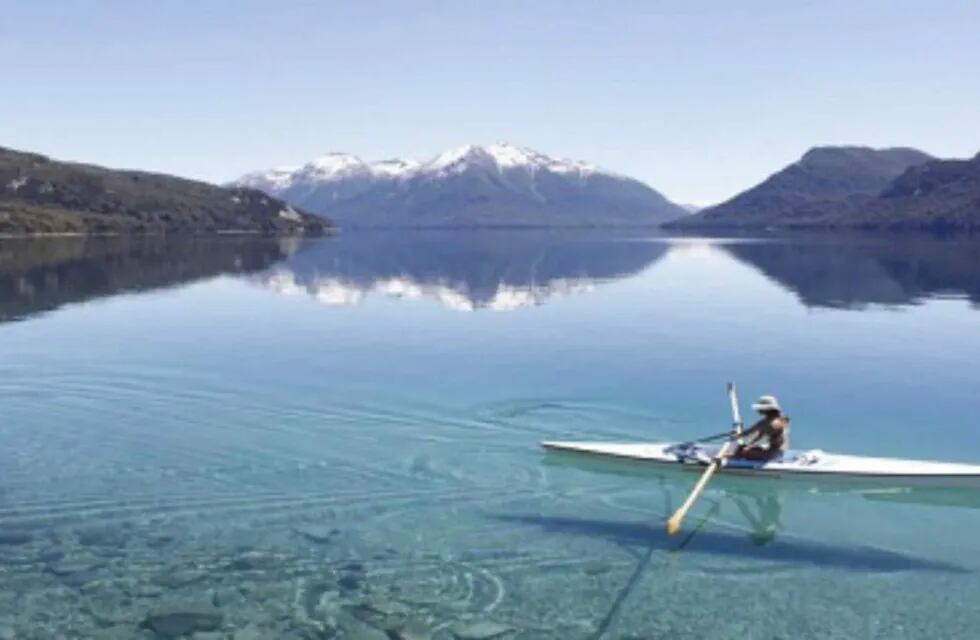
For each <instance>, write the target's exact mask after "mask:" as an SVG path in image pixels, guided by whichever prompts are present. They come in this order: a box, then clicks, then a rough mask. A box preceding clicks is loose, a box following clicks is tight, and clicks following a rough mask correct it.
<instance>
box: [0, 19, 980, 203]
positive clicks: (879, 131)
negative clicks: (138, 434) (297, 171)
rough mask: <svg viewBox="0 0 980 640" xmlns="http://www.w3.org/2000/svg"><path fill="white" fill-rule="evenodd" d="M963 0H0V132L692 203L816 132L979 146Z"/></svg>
mask: <svg viewBox="0 0 980 640" xmlns="http://www.w3.org/2000/svg"><path fill="white" fill-rule="evenodd" d="M978 34H980V3H978V2H974V1H972V0H971V1H957V0H945V1H943V2H935V3H930V2H922V1H921V0H919V1H914V2H910V1H906V0H863V1H854V0H851V1H848V2H839V1H837V0H824V1H821V2H804V1H802V0H797V1H793V2H787V1H785V0H779V1H772V2H770V1H761V0H743V1H740V2H730V1H727V0H726V1H718V2H698V1H689V2H655V1H652V0H647V1H645V2H627V1H619V2H615V1H608V2H579V1H575V0H563V1H552V0H535V1H533V2H527V1H522V2H512V1H510V0H495V1H493V2H483V1H479V0H461V1H457V2H449V1H446V2H431V1H428V0H413V1H404V2H381V1H373V0H358V1H356V2H354V1H351V2H327V1H321V2H312V1H311V2H300V1H295V0H280V1H277V2H272V1H269V2H251V1H248V0H237V1H231V0H228V1H224V0H168V1H166V2H132V1H131V0H100V1H99V2H88V1H81V0H79V1H67V0H61V1H59V0H48V1H46V2H36V0H29V1H26V0H5V1H4V3H3V7H2V13H0V146H5V147H11V148H15V149H22V150H29V151H37V152H40V153H44V154H47V155H51V156H53V157H56V158H60V159H66V160H78V161H86V162H93V163H97V164H104V165H107V166H112V167H119V168H140V169H147V170H153V171H163V172H167V173H173V174H177V175H181V176H187V177H193V178H200V179H204V180H209V181H214V182H223V181H226V180H231V179H233V178H236V177H238V176H239V175H241V174H243V173H245V172H248V171H253V170H256V169H263V168H267V167H272V166H281V165H293V164H301V163H303V162H304V161H306V160H309V159H311V158H313V157H316V156H319V155H322V154H324V153H327V152H331V151H345V152H350V153H355V154H357V155H359V156H361V157H362V158H364V159H365V160H369V161H370V160H380V159H385V158H390V157H404V158H414V159H426V158H428V157H431V156H434V155H436V154H438V153H440V152H442V151H444V150H446V149H449V148H452V147H456V146H460V145H463V144H469V143H473V144H491V143H493V142H496V141H507V142H511V143H514V144H519V145H523V146H528V147H531V148H533V149H536V150H539V151H542V152H544V153H547V154H549V155H553V156H558V157H567V158H574V159H580V160H586V161H588V162H592V163H595V164H598V165H599V166H601V167H604V168H607V169H610V170H613V171H616V172H618V173H622V174H626V175H629V176H632V177H635V178H639V179H641V180H643V181H645V182H647V183H648V184H650V185H651V186H653V187H654V188H656V189H658V190H659V191H661V192H663V193H664V194H665V195H667V196H668V197H669V198H671V199H673V200H675V201H677V202H681V203H694V204H702V205H703V204H710V203H713V202H718V201H721V200H724V199H726V198H728V197H730V196H732V195H734V194H735V193H737V192H738V191H741V190H743V189H745V188H747V187H749V186H751V185H752V184H754V183H756V182H758V181H760V180H761V179H763V178H765V177H766V176H767V175H769V174H771V173H773V172H775V171H776V170H778V169H779V168H780V167H782V166H784V165H786V164H788V163H790V162H793V161H794V160H795V159H797V158H798V157H799V156H800V155H802V153H803V152H804V151H805V150H806V149H808V148H809V147H812V146H815V145H824V144H863V145H870V146H898V145H901V146H913V147H917V148H920V149H922V150H924V151H927V152H929V153H932V154H934V155H937V156H942V157H966V156H972V155H974V154H976V153H977V152H978V151H980V72H978V69H980V35H978Z"/></svg>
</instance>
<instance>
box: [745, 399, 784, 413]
mask: <svg viewBox="0 0 980 640" xmlns="http://www.w3.org/2000/svg"><path fill="white" fill-rule="evenodd" d="M752 408H753V409H755V410H756V411H759V412H763V413H764V412H766V411H782V409H780V408H779V401H778V400H776V396H762V397H760V398H759V399H758V400H756V401H755V404H753V405H752Z"/></svg>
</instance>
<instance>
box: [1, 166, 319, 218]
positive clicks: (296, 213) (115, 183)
mask: <svg viewBox="0 0 980 640" xmlns="http://www.w3.org/2000/svg"><path fill="white" fill-rule="evenodd" d="M331 226H332V223H331V222H330V221H329V220H328V219H325V218H323V217H318V216H313V215H311V214H309V213H307V212H305V211H302V210H300V209H298V208H296V207H294V206H292V205H289V204H287V203H285V202H283V201H282V200H279V199H278V198H275V197H271V196H269V195H268V194H266V193H263V192H261V191H258V190H256V189H249V188H244V187H233V188H225V187H219V186H215V185H212V184H208V183H205V182H198V181H195V180H186V179H183V178H176V177H173V176H168V175H163V174H158V173H147V172H143V171H119V170H114V169H106V168H104V167H97V166H94V165H87V164H77V163H71V162H58V161H56V160H52V159H51V158H48V157H46V156H42V155H38V154H34V153H24V152H20V151H14V150H12V149H5V148H2V147H0V235H22V234H39V233H48V234H52V233H60V234H65V233H78V234H119V233H139V234H149V233H267V234H276V235H279V234H320V233H323V232H324V231H327V230H329V229H330V228H331Z"/></svg>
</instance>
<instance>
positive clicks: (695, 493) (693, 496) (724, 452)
mask: <svg viewBox="0 0 980 640" xmlns="http://www.w3.org/2000/svg"><path fill="white" fill-rule="evenodd" d="M728 399H729V401H730V402H731V405H732V417H733V419H734V424H733V431H734V432H735V433H734V435H733V437H732V438H731V439H729V440H728V442H726V443H725V444H724V445H723V446H722V447H721V449H720V450H719V451H718V455H717V456H716V457H715V459H714V460H712V461H711V464H709V465H708V468H707V469H705V470H704V473H703V474H701V479H700V480H698V483H697V484H696V485H694V489H692V490H691V493H690V495H688V496H687V500H685V501H684V504H682V505H681V506H680V508H679V509H678V510H677V511H675V512H674V515H672V516H671V517H670V520H668V521H667V535H670V536H672V535H674V534H676V533H677V532H678V531H680V528H681V523H682V522H683V521H684V516H686V515H687V512H688V511H690V510H691V507H693V506H694V503H695V502H696V501H697V499H698V497H699V496H700V495H701V492H702V491H704V488H705V487H706V486H708V482H709V481H710V480H711V476H713V475H715V471H717V470H718V467H720V466H721V465H722V463H723V462H724V460H725V457H726V456H728V450H729V449H731V447H732V445H733V444H735V438H737V437H738V436H739V435H741V433H742V417H741V414H740V412H739V409H738V396H737V395H736V393H735V385H734V384H732V383H730V382H729V383H728Z"/></svg>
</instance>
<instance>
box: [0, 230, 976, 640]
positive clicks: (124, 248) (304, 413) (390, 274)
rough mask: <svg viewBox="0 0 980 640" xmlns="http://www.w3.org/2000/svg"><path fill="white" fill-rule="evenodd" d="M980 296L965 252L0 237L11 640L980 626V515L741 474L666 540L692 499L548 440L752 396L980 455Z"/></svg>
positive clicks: (581, 236) (522, 236)
mask: <svg viewBox="0 0 980 640" xmlns="http://www.w3.org/2000/svg"><path fill="white" fill-rule="evenodd" d="M978 303H980V244H969V243H961V242H941V241H911V240H907V239H906V240H899V241H889V242H885V241H879V242H872V241H870V240H867V239H863V240H861V239H830V240H828V239H819V238H816V239H795V240H772V239H770V240H766V241H758V240H751V239H741V240H728V241H726V240H717V239H716V240H707V239H670V238H660V237H651V238H630V239H627V238H616V237H610V236H603V235H595V234H585V233H538V232H483V233H468V234H452V233H448V232H447V233H435V232H433V233H421V232H419V233H409V234H404V233H403V234H350V235H348V236H346V237H341V238H335V239H327V240H324V241H315V242H308V243H302V242H294V241H282V242H271V241H256V240H252V241H243V240H227V241H220V242H219V241H184V242H183V243H180V244H168V243H163V242H160V241H131V242H119V241H105V240H104V241H88V242H84V241H80V240H66V241H59V242H51V241H47V242H13V241H4V242H2V243H0V406H2V411H0V638H8V637H9V638H12V637H16V638H176V637H196V638H224V637H226V636H228V637H234V638H236V639H246V638H250V639H252V640H255V639H257V638H294V639H301V638H307V639H316V638H332V637H338V638H366V639H370V638H385V637H390V638H405V639H407V638H414V639H419V638H429V637H431V638H454V637H461V638H491V637H501V638H617V639H627V638H631V639H638V638H661V637H671V638H704V637H710V638H739V639H743V638H848V639H851V638H889V639H890V638H974V637H976V629H977V628H978V626H977V625H980V607H978V606H977V605H976V603H977V602H978V601H980V537H978V536H977V534H976V532H977V531H978V529H980V510H978V508H980V498H978V497H976V496H974V495H971V494H969V493H966V494H964V493H952V492H937V493H933V494H928V495H924V496H920V495H917V494H910V493H871V494H869V493H861V492H858V491H848V490H844V491H835V492H827V491H824V492H821V491H812V490H807V488H799V487H792V486H785V485H781V484H778V483H767V482H759V481H754V482H753V481H748V482H747V481H742V482H733V481H730V480H725V479H719V480H717V481H715V482H713V483H712V485H711V486H710V487H709V490H708V491H707V493H706V494H705V497H704V498H703V499H702V500H701V501H700V503H699V504H698V506H697V507H696V509H695V511H694V513H693V514H692V516H691V517H690V518H689V520H688V522H687V524H686V526H685V529H684V531H683V532H682V535H680V536H678V537H677V538H667V537H666V536H665V535H664V534H663V533H662V526H663V522H664V520H665V518H666V517H667V515H669V513H670V512H671V511H672V510H673V508H675V507H676V506H677V505H678V504H679V502H680V501H681V500H683V498H684V496H685V495H686V492H687V490H688V489H689V488H690V486H691V485H692V483H693V478H692V476H690V475H671V474H668V475H665V476H656V475H648V474H645V475H641V474H634V473H630V472H621V471H623V470H621V469H620V468H619V467H615V466H614V467H588V466H583V465H582V464H579V463H574V464H573V463H570V462H569V461H567V460H564V459H560V458H559V459H556V458H553V457H547V456H544V455H543V454H542V453H541V452H540V451H539V449H538V446H537V445H538V442H539V441H541V440H543V439H558V438H561V439H573V438H578V439H628V440H640V439H649V440H662V439H680V438H691V437H695V436H699V435H704V434H710V433H715V432H718V431H721V430H723V429H725V428H727V426H728V424H729V421H730V416H729V414H728V405H727V400H726V397H725V393H724V385H725V382H726V381H727V380H729V379H734V380H736V381H737V382H738V384H739V389H740V391H741V394H742V399H743V406H746V407H747V405H748V401H749V400H750V399H751V397H752V396H756V395H759V394H761V393H775V394H776V395H778V396H779V398H780V400H781V401H782V403H783V404H784V405H785V406H786V407H787V408H788V411H789V413H790V414H791V415H792V416H793V425H794V444H795V445H796V446H798V447H802V448H822V449H826V450H836V451H848V452H853V453H865V454H877V455H895V456H910V457H925V458H940V459H948V460H961V461H973V462H980V423H978V417H977V414H978V410H980V397H978V393H977V388H978V386H977V383H978V376H977V373H976V372H977V362H980V309H978V306H977V305H978ZM209 633H211V634H213V635H209ZM192 634H196V635H192ZM232 634H234V635H232Z"/></svg>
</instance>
